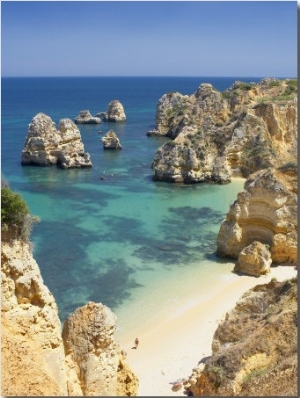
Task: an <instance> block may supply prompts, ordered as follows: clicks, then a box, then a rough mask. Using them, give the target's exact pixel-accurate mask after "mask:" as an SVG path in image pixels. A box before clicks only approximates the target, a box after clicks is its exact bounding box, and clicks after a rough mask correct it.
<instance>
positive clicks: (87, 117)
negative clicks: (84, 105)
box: [74, 110, 101, 124]
mask: <svg viewBox="0 0 300 398" xmlns="http://www.w3.org/2000/svg"><path fill="white" fill-rule="evenodd" d="M74 121H75V123H76V124H100V123H101V119H100V118H99V117H94V116H92V115H91V114H90V111H89V110H84V111H80V113H79V115H78V116H77V117H76V118H75V120H74Z"/></svg>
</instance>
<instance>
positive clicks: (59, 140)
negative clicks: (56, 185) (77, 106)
mask: <svg viewBox="0 0 300 398" xmlns="http://www.w3.org/2000/svg"><path fill="white" fill-rule="evenodd" d="M21 163H22V165H37V166H51V165H55V164H56V165H58V166H60V167H62V168H65V169H68V168H80V167H91V166H92V163H91V160H90V155H89V154H88V153H87V152H85V151H84V146H83V142H82V140H81V135H80V131H79V130H78V127H77V126H76V125H75V124H74V123H73V122H72V120H71V119H68V118H65V119H61V120H60V121H59V128H58V130H57V129H56V127H55V123H54V122H53V121H52V119H51V118H50V117H49V116H47V115H45V114H44V113H38V114H37V115H36V116H35V117H34V118H33V119H32V121H31V123H30V124H29V128H28V133H27V136H26V140H25V144H24V148H23V150H22V157H21Z"/></svg>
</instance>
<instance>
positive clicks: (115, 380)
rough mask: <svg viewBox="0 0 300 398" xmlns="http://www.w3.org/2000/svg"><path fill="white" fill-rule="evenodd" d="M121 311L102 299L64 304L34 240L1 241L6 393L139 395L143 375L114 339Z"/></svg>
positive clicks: (2, 347) (4, 380) (3, 392)
mask: <svg viewBox="0 0 300 398" xmlns="http://www.w3.org/2000/svg"><path fill="white" fill-rule="evenodd" d="M115 322H116V316H115V315H114V314H113V313H112V312H111V310H110V309H109V308H108V307H105V306H104V305H102V304H101V303H98V304H95V303H88V304H87V305H86V306H84V307H81V308H79V309H77V310H76V311H75V312H74V313H73V314H71V315H70V316H69V317H68V319H67V321H66V322H65V324H64V328H63V337H62V328H61V323H60V320H59V317H58V309H57V305H56V302H55V300H54V297H53V295H52V294H51V292H50V291H49V289H48V288H47V286H45V284H44V282H43V279H42V276H41V274H40V270H39V267H38V265H37V263H36V262H35V260H34V258H33V256H32V252H31V247H30V244H29V243H26V242H23V241H21V240H17V239H9V240H7V241H4V240H2V244H1V365H2V366H1V378H2V379H1V393H2V394H1V395H3V396H10V395H13V396H83V395H95V396H127V395H128V396H134V395H137V391H138V380H137V377H136V376H135V375H134V374H133V372H132V371H131V369H130V368H129V366H128V365H127V363H126V354H125V353H124V351H123V350H122V349H121V348H120V347H119V345H118V344H117V343H116V342H115V341H114V331H115Z"/></svg>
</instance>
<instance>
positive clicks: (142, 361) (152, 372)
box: [118, 265, 297, 396]
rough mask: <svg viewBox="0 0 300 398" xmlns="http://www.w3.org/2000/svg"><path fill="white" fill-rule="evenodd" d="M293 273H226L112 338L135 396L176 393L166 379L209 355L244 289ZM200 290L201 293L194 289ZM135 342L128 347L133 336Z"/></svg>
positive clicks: (287, 269)
mask: <svg viewBox="0 0 300 398" xmlns="http://www.w3.org/2000/svg"><path fill="white" fill-rule="evenodd" d="M296 275H297V270H296V269H295V267H294V266H288V265H283V266H282V265H281V266H276V267H271V273H270V274H269V275H267V276H261V277H259V278H256V277H251V276H246V275H242V276H241V275H236V274H234V273H232V272H230V273H229V274H227V275H226V278H224V280H223V282H222V285H221V286H217V287H213V293H212V294H211V295H210V296H201V295H199V298H198V299H197V300H194V301H193V302H190V301H188V302H187V303H183V305H182V306H181V307H180V308H179V311H174V308H170V311H169V315H168V316H166V314H165V313H164V314H162V316H161V317H159V316H158V317H156V319H155V325H153V324H152V325H151V327H150V325H149V324H148V323H145V324H144V325H140V327H139V328H138V330H136V333H137V334H136V335H134V336H133V335H132V334H131V335H128V334H126V335H123V336H120V337H119V338H118V340H119V343H120V345H121V347H122V348H123V349H124V350H125V351H126V353H127V363H128V365H129V366H130V367H131V369H132V371H133V372H134V373H135V374H136V375H137V377H138V378H139V384H140V385H139V393H138V396H176V395H177V396H182V395H183V392H184V389H183V388H181V389H180V390H179V391H177V392H174V391H172V384H170V383H172V382H174V381H176V380H178V379H182V378H184V379H187V378H188V377H189V376H190V375H191V374H192V370H193V368H194V367H196V366H197V364H198V363H199V361H201V360H202V359H203V358H205V357H207V356H210V355H211V354H212V351H211V344H212V340H213V335H214V333H215V331H216V329H217V326H218V324H219V323H220V322H221V321H223V319H224V318H225V315H226V312H228V311H230V310H231V309H233V308H234V307H235V305H236V302H237V301H238V300H239V299H240V297H241V296H242V295H243V294H244V293H245V292H246V291H247V290H249V289H250V288H253V287H254V286H256V285H259V284H266V283H268V282H269V281H270V280H271V279H272V278H277V280H278V281H283V280H285V279H290V278H292V277H294V276H296ZM199 293H200V294H201V292H199ZM136 337H138V338H139V341H140V344H139V346H138V348H137V349H133V347H134V339H135V338H136Z"/></svg>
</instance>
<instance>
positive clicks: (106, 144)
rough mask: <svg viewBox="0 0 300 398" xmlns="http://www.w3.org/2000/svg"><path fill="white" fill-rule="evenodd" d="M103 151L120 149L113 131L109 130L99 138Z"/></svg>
mask: <svg viewBox="0 0 300 398" xmlns="http://www.w3.org/2000/svg"><path fill="white" fill-rule="evenodd" d="M101 142H102V144H103V149H122V145H121V144H120V140H119V138H118V136H117V134H116V133H115V132H114V131H113V130H109V131H108V132H107V133H106V134H105V136H104V137H103V138H101Z"/></svg>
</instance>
